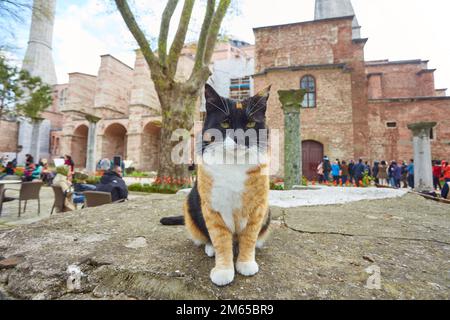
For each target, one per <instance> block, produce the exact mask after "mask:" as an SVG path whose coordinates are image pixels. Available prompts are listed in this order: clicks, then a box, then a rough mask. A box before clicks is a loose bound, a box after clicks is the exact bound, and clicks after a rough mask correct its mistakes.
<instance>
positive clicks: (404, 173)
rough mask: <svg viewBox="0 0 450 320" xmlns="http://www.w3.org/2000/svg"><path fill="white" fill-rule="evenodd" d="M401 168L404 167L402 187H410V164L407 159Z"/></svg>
mask: <svg viewBox="0 0 450 320" xmlns="http://www.w3.org/2000/svg"><path fill="white" fill-rule="evenodd" d="M401 168H402V183H403V186H402V188H408V175H409V173H408V166H407V164H406V161H403V163H402V166H401Z"/></svg>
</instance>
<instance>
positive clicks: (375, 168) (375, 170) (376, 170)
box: [372, 161, 380, 184]
mask: <svg viewBox="0 0 450 320" xmlns="http://www.w3.org/2000/svg"><path fill="white" fill-rule="evenodd" d="M379 172H380V163H379V162H378V161H374V163H373V168H372V175H373V178H374V179H375V184H379V183H380V180H379V179H378V174H379Z"/></svg>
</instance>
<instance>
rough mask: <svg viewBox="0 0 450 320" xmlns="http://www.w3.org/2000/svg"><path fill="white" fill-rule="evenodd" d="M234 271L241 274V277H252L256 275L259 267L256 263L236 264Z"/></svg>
mask: <svg viewBox="0 0 450 320" xmlns="http://www.w3.org/2000/svg"><path fill="white" fill-rule="evenodd" d="M236 271H237V272H239V273H240V274H242V275H243V276H247V277H249V276H253V275H255V274H257V273H258V271H259V266H258V264H257V263H256V261H250V262H240V261H238V262H236Z"/></svg>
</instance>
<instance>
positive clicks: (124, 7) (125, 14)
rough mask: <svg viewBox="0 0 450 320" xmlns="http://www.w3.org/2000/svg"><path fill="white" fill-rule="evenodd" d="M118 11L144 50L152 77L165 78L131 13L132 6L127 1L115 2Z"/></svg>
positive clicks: (119, 0)
mask: <svg viewBox="0 0 450 320" xmlns="http://www.w3.org/2000/svg"><path fill="white" fill-rule="evenodd" d="M115 2H116V5H117V9H119V12H120V14H121V15H122V18H123V20H124V21H125V23H126V25H127V27H128V29H129V30H130V32H131V33H132V35H133V36H134V38H135V39H136V41H137V43H138V44H139V47H140V48H141V50H142V53H143V55H144V57H145V60H146V61H147V63H148V65H149V67H150V70H151V71H152V76H153V77H157V78H160V79H161V78H164V75H163V73H162V68H161V65H160V64H159V61H158V59H157V58H156V56H155V54H154V53H153V51H152V49H151V48H150V44H149V42H148V40H147V38H146V37H145V34H144V33H143V32H142V30H141V28H140V27H139V25H138V23H137V21H136V18H135V17H134V15H133V12H131V9H130V6H129V5H128V2H127V0H115Z"/></svg>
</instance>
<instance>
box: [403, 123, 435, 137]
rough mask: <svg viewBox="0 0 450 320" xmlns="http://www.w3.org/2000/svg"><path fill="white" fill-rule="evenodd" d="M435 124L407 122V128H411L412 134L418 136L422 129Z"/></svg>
mask: <svg viewBox="0 0 450 320" xmlns="http://www.w3.org/2000/svg"><path fill="white" fill-rule="evenodd" d="M436 125H437V122H416V123H411V124H408V129H409V130H411V131H412V132H413V134H414V136H418V135H420V134H421V132H423V131H424V130H430V129H432V128H434V127H435V126H436Z"/></svg>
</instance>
